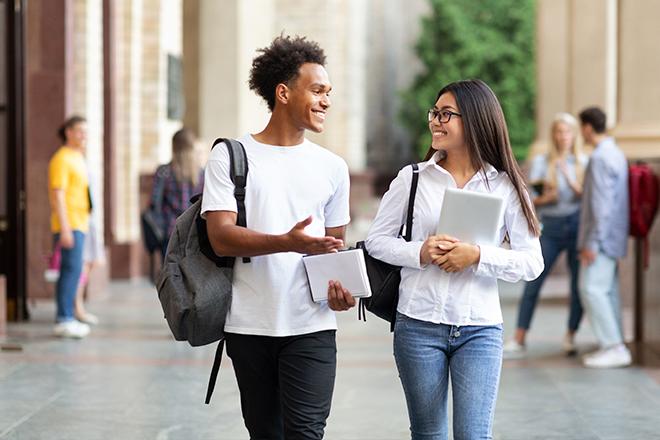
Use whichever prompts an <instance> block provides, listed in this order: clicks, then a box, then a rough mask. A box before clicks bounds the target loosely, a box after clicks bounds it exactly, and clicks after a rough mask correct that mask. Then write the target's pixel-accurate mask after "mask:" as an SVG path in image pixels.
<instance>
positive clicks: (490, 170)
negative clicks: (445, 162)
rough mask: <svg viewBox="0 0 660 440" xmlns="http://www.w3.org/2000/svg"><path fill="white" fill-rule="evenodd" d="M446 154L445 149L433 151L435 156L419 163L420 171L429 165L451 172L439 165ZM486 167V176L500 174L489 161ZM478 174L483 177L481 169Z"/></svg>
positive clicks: (492, 176)
mask: <svg viewBox="0 0 660 440" xmlns="http://www.w3.org/2000/svg"><path fill="white" fill-rule="evenodd" d="M444 155H445V152H444V151H442V150H438V151H436V152H435V153H433V156H431V158H430V159H429V160H427V161H426V162H422V163H420V164H419V171H420V172H421V171H423V170H425V169H426V168H427V167H436V168H438V169H439V170H440V171H442V172H443V173H447V174H449V173H448V171H447V170H445V169H444V168H442V167H441V166H439V165H438V161H439V160H440V159H442V158H443V157H444ZM484 169H485V171H486V178H487V179H488V180H492V179H494V178H496V177H497V176H498V175H499V174H500V173H499V171H497V169H495V167H494V166H492V165H491V164H489V163H488V162H486V165H485V166H484ZM477 176H479V177H480V178H482V179H483V173H482V172H481V171H479V172H478V173H477Z"/></svg>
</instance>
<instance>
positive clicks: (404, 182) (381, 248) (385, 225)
mask: <svg viewBox="0 0 660 440" xmlns="http://www.w3.org/2000/svg"><path fill="white" fill-rule="evenodd" d="M411 182H412V176H411V171H410V167H405V168H403V169H401V170H400V171H399V174H398V175H397V176H396V178H395V179H394V180H393V181H392V183H391V184H390V189H389V190H388V191H387V192H386V193H385V195H384V196H383V199H382V200H381V202H380V206H379V208H378V213H377V214H376V218H375V219H374V221H373V223H372V225H371V228H370V229H369V234H368V235H367V239H366V241H365V244H366V247H367V249H368V250H369V254H370V255H371V256H372V257H374V258H377V259H379V260H382V261H384V262H386V263H389V264H393V265H396V266H406V267H414V268H418V269H419V268H421V261H420V251H421V249H422V245H423V243H424V242H422V241H410V242H407V241H405V240H404V239H403V238H400V237H399V230H400V228H401V225H402V224H403V222H404V221H405V214H406V209H407V205H408V197H409V195H410V185H411Z"/></svg>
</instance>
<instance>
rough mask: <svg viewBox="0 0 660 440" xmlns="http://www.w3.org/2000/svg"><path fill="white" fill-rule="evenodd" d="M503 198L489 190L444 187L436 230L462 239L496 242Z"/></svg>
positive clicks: (478, 242)
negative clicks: (484, 191) (488, 191)
mask: <svg viewBox="0 0 660 440" xmlns="http://www.w3.org/2000/svg"><path fill="white" fill-rule="evenodd" d="M503 217H504V199H503V198H501V197H498V196H495V195H492V194H487V193H482V192H476V191H468V190H464V189H455V188H447V189H446V190H445V197H444V199H443V201H442V210H441V211H440V222H439V223H438V229H437V233H438V234H447V235H451V236H454V237H456V238H458V239H459V240H461V241H464V242H468V243H474V244H483V245H493V246H499V244H500V243H499V230H500V227H501V225H502V223H503V221H504V218H503Z"/></svg>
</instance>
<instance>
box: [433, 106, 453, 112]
mask: <svg viewBox="0 0 660 440" xmlns="http://www.w3.org/2000/svg"><path fill="white" fill-rule="evenodd" d="M433 108H434V109H436V110H441V111H442V110H451V111H456V109H455V108H454V107H452V106H451V105H444V106H442V107H441V108H438V107H436V106H435V105H434V106H433Z"/></svg>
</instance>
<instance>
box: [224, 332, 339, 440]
mask: <svg viewBox="0 0 660 440" xmlns="http://www.w3.org/2000/svg"><path fill="white" fill-rule="evenodd" d="M335 333H336V332H335V330H326V331H320V332H316V333H310V334H306V335H297V336H284V337H271V336H253V335H240V334H236V333H233V334H230V333H227V334H226V339H227V355H228V356H229V357H230V358H231V360H232V363H233V365H234V371H235V372H236V380H237V381H238V388H239V389H240V392H241V409H242V411H243V420H244V421H245V427H246V428H247V429H248V431H249V432H250V439H251V440H283V439H286V440H298V439H305V440H307V439H322V438H323V430H324V428H325V421H326V419H327V418H328V415H329V414H330V403H331V400H332V391H333V389H334V384H335V374H336V370H337V344H336V341H335Z"/></svg>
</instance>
